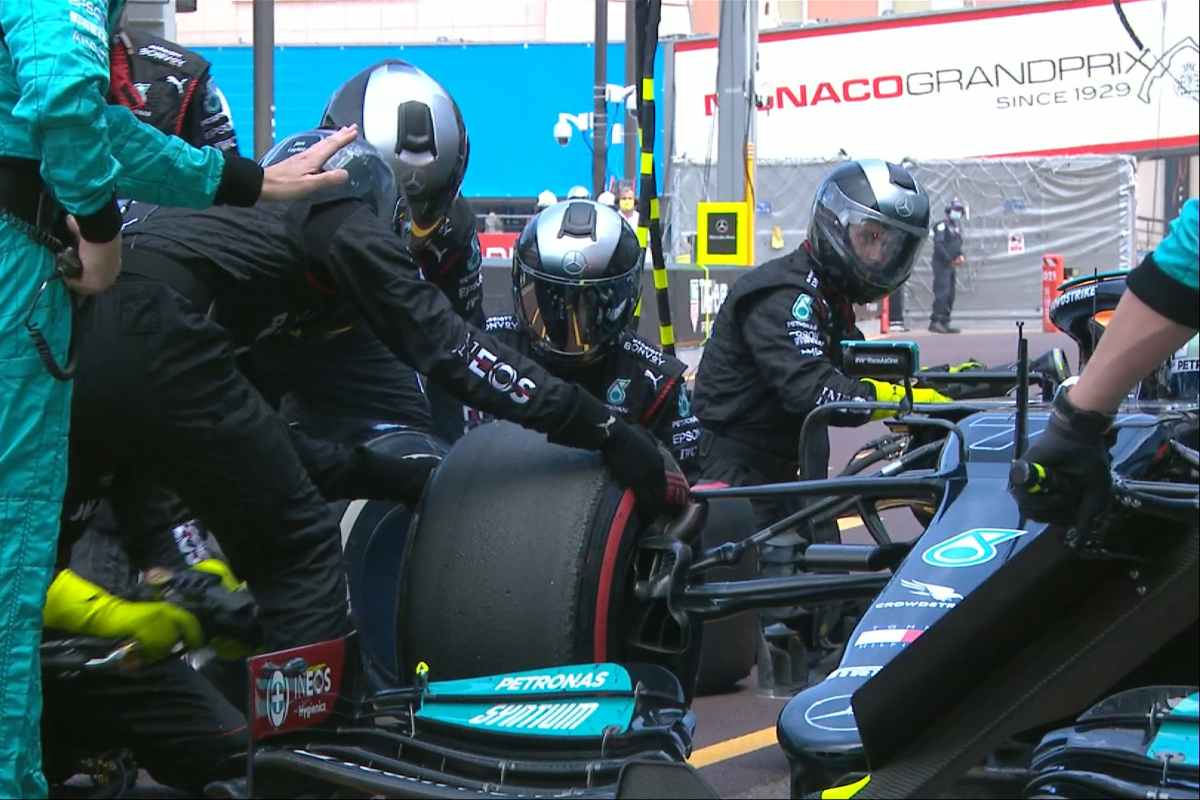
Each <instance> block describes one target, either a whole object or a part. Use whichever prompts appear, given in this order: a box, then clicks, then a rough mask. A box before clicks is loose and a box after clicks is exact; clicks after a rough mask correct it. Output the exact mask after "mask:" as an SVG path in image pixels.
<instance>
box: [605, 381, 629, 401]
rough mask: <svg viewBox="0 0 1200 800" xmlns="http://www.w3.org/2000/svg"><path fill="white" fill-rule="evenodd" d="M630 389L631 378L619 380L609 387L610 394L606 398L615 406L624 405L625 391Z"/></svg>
mask: <svg viewBox="0 0 1200 800" xmlns="http://www.w3.org/2000/svg"><path fill="white" fill-rule="evenodd" d="M627 388H629V378H617V379H616V380H615V381H613V382H612V383H610V384H609V385H608V392H607V393H606V394H605V398H606V399H607V400H608V402H609V403H611V404H612V405H614V406H619V405H623V404H624V403H625V390H626V389H627Z"/></svg>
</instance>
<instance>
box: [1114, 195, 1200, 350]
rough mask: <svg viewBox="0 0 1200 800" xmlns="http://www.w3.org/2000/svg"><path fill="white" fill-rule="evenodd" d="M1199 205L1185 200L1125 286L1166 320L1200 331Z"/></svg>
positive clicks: (1192, 200)
mask: <svg viewBox="0 0 1200 800" xmlns="http://www.w3.org/2000/svg"><path fill="white" fill-rule="evenodd" d="M1198 239H1200V202H1197V201H1196V199H1195V198H1192V199H1191V200H1188V201H1187V202H1186V203H1184V204H1183V208H1181V209H1180V210H1179V216H1178V217H1176V218H1175V219H1174V220H1173V221H1172V222H1171V228H1170V230H1169V231H1168V232H1167V235H1166V237H1165V238H1164V239H1163V240H1162V242H1161V243H1160V244H1159V245H1158V247H1156V248H1155V249H1154V252H1153V253H1151V254H1150V255H1148V256H1146V257H1145V258H1144V259H1143V260H1142V263H1141V264H1138V266H1137V269H1135V270H1133V271H1132V272H1130V273H1129V277H1128V278H1126V279H1125V285H1126V287H1127V288H1128V289H1129V291H1130V292H1132V293H1133V294H1135V295H1137V297H1138V299H1139V300H1141V301H1142V302H1143V303H1145V304H1146V305H1148V306H1150V308H1152V309H1153V310H1154V311H1156V312H1158V313H1159V314H1161V315H1163V316H1164V317H1166V318H1167V319H1169V320H1171V321H1173V322H1177V323H1179V324H1180V325H1186V326H1187V327H1189V328H1192V329H1193V330H1200V288H1198V284H1200V253H1198V251H1197V240H1198Z"/></svg>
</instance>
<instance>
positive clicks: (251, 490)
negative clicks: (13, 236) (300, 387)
mask: <svg viewBox="0 0 1200 800" xmlns="http://www.w3.org/2000/svg"><path fill="white" fill-rule="evenodd" d="M214 300H217V301H219V302H218V303H217V307H218V308H221V309H222V312H221V314H222V316H221V319H220V320H217V319H212V318H209V317H208V316H206V315H207V312H208V310H209V308H210V307H211V306H212V305H213V302H214ZM359 318H362V319H365V320H366V322H367V324H368V325H369V326H370V327H371V328H372V330H373V331H374V332H375V333H376V335H378V337H379V338H380V340H381V341H383V342H384V343H385V344H386V345H387V346H388V347H389V349H391V350H392V351H393V352H394V353H396V354H397V355H398V356H400V357H401V358H403V359H404V360H405V361H407V362H409V363H411V364H412V365H413V366H414V367H416V368H418V369H419V370H421V371H422V372H424V373H426V374H428V375H429V376H430V377H431V379H433V380H436V381H441V382H444V383H445V384H446V385H447V386H449V387H451V388H452V389H453V390H454V391H455V392H457V393H458V394H459V395H460V396H461V397H462V398H463V399H465V400H466V401H468V402H470V403H471V404H472V405H474V406H476V407H480V408H483V409H486V410H487V411H489V412H492V413H495V414H497V415H499V416H502V417H506V418H509V419H513V420H516V421H519V422H521V423H523V424H525V425H528V426H530V427H533V428H536V429H538V430H542V431H546V432H548V433H550V434H551V436H552V438H557V439H558V440H565V439H572V440H574V441H563V443H565V444H578V445H582V446H598V445H599V443H600V437H602V435H603V432H602V431H600V430H597V431H596V432H595V436H596V437H597V438H596V440H595V441H593V440H592V438H591V437H592V435H593V432H592V430H591V427H590V426H588V425H587V424H586V423H585V422H582V421H581V420H583V419H584V416H585V414H592V415H594V413H595V409H594V408H593V405H594V401H591V400H590V398H585V397H584V396H583V391H582V390H581V389H579V388H578V387H575V386H572V385H569V384H566V383H564V382H562V381H559V380H557V379H555V378H553V377H551V376H550V375H549V374H548V373H547V372H546V371H545V370H544V369H542V368H541V367H540V366H538V365H537V364H535V363H533V362H532V361H529V360H528V359H526V358H524V357H522V356H520V355H519V354H517V353H513V352H511V351H509V350H508V349H507V348H505V347H504V346H502V345H499V344H497V343H496V342H495V341H494V340H493V339H492V338H491V337H490V336H487V335H486V334H481V333H479V332H478V331H476V330H475V329H473V328H471V327H470V326H468V325H467V324H466V323H464V322H463V321H462V320H461V318H459V317H458V316H457V315H456V314H455V313H454V312H453V310H452V309H451V307H450V305H449V304H448V303H447V302H446V300H445V298H444V297H442V295H441V293H440V291H439V290H438V288H437V287H436V286H434V285H433V284H431V283H429V282H427V281H425V280H422V279H421V278H420V276H419V275H418V274H417V270H416V268H415V265H414V264H413V263H412V261H411V259H410V258H409V256H408V254H407V251H406V250H405V249H404V247H403V245H402V243H401V242H400V240H399V238H398V237H397V236H396V235H395V234H394V233H392V231H391V230H390V229H389V228H388V227H387V226H386V225H385V224H384V223H383V222H381V221H380V220H379V219H378V218H377V217H375V216H374V214H372V213H371V211H370V209H369V208H368V207H367V206H365V205H364V204H362V203H360V202H358V201H353V200H343V201H337V202H330V203H325V204H322V205H317V206H313V205H312V204H311V203H308V202H292V203H263V204H260V205H259V206H256V207H255V208H252V209H240V210H236V211H226V210H221V209H211V210H207V211H199V212H197V211H188V210H182V209H155V210H153V211H152V212H150V213H147V214H145V215H143V216H142V217H141V218H140V220H139V221H138V222H136V223H134V224H132V225H130V226H129V227H127V228H126V230H125V250H124V271H123V274H122V276H121V278H120V279H119V280H118V282H117V284H116V286H115V287H114V288H113V290H111V291H109V292H108V293H106V294H104V295H100V296H98V297H96V298H94V299H93V300H92V301H91V302H90V303H89V304H88V307H87V308H85V309H84V310H83V312H82V314H81V318H80V324H79V328H80V331H79V342H80V367H79V374H78V377H77V378H76V391H75V408H74V417H73V430H72V445H73V452H72V479H73V480H72V487H71V493H70V495H69V496H70V497H71V498H72V499H73V500H76V501H77V500H79V499H81V498H87V497H94V496H97V495H98V494H99V493H100V492H101V491H102V488H103V487H101V486H100V485H99V484H98V483H97V482H96V481H97V479H98V478H99V476H101V475H104V474H106V473H107V472H109V471H110V470H113V469H115V472H116V473H117V476H118V478H117V484H118V485H119V484H120V483H121V473H122V471H125V470H130V469H131V470H132V471H134V472H136V471H137V470H138V469H146V468H147V467H146V466H144V465H151V467H150V468H152V469H154V471H155V473H156V475H157V477H159V478H160V479H161V480H162V481H163V482H164V483H166V484H167V485H169V486H171V487H172V488H174V489H176V490H178V491H179V494H180V495H181V497H182V499H183V500H184V502H185V503H186V504H187V505H188V506H189V507H190V508H192V509H194V510H195V511H196V513H197V515H198V516H199V517H200V518H201V519H202V520H204V521H205V523H206V524H207V526H208V527H209V528H210V529H211V530H214V531H219V532H220V536H221V544H222V547H223V549H224V550H225V553H226V555H227V557H228V559H229V562H230V565H231V567H232V568H233V570H234V571H235V572H236V573H237V574H238V575H240V576H241V577H243V578H245V579H246V580H247V581H248V582H249V584H250V586H251V588H252V589H253V590H254V594H255V597H256V599H257V600H258V603H259V606H260V610H261V613H262V620H263V626H264V629H265V631H266V638H267V642H266V643H267V646H268V647H273V648H278V647H287V646H293V645H296V644H299V643H303V642H310V641H318V640H323V639H328V638H332V637H335V636H338V635H340V634H342V633H344V632H345V630H346V605H345V592H346V590H345V581H344V578H343V575H342V570H341V559H340V556H341V552H340V536H339V531H338V528H337V521H336V520H335V519H333V517H332V516H331V514H330V512H329V509H328V507H327V506H326V504H325V503H324V501H323V498H322V497H321V495H320V494H318V492H317V488H316V486H314V485H313V483H312V481H311V480H310V479H309V472H311V473H312V474H313V477H314V478H315V479H316V480H318V481H319V482H320V481H323V480H332V481H333V482H334V483H337V482H338V481H339V480H340V479H342V478H344V477H345V476H344V474H343V473H344V465H343V464H341V463H339V462H338V460H337V459H338V458H339V457H341V456H344V453H339V451H337V449H336V448H333V450H332V452H327V451H323V450H321V449H320V448H317V449H315V450H311V451H309V452H305V443H304V441H303V440H297V439H294V438H293V437H292V436H291V435H290V434H289V431H288V428H287V426H286V425H285V424H284V422H283V421H282V419H280V418H279V417H278V416H276V415H275V414H274V412H272V410H271V409H270V407H269V406H268V405H267V404H266V402H265V401H264V400H263V399H262V397H261V396H260V395H259V393H258V392H257V391H256V390H255V389H254V387H253V386H252V385H251V384H250V383H249V381H248V380H247V379H246V378H245V377H244V376H243V375H241V374H240V373H239V372H238V371H237V369H236V368H235V365H234V348H235V346H237V345H239V344H242V345H251V344H253V343H254V342H257V341H259V340H260V339H262V338H264V337H266V336H269V335H272V334H276V333H280V332H284V333H290V332H292V331H303V330H304V329H305V328H306V327H314V326H315V327H319V328H322V329H327V330H328V329H331V326H336V325H338V324H341V322H342V321H343V320H357V319H359ZM585 400H586V401H587V402H586V403H585ZM587 419H589V420H590V416H588V417H587ZM584 440H586V441H584ZM302 457H303V459H304V460H303V461H302ZM306 467H307V468H308V469H307V470H306ZM118 488H119V487H118ZM112 496H113V499H114V504H115V508H116V514H117V518H118V521H119V523H120V525H121V528H122V529H123V530H130V531H138V530H140V529H141V525H140V521H139V520H137V519H136V518H130V515H129V513H128V512H129V506H128V504H127V503H123V502H122V501H123V500H124V497H123V495H122V492H120V491H119V490H118V491H114V492H113V493H112ZM332 496H337V495H332ZM74 506H75V504H74V503H72V504H71V505H70V506H69V507H71V508H73V507H74Z"/></svg>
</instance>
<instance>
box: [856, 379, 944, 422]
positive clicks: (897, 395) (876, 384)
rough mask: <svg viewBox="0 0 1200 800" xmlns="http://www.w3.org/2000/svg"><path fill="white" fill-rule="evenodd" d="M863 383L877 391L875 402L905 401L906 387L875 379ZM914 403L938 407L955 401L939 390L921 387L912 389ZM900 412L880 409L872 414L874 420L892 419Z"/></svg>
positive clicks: (865, 380) (863, 380)
mask: <svg viewBox="0 0 1200 800" xmlns="http://www.w3.org/2000/svg"><path fill="white" fill-rule="evenodd" d="M862 382H863V383H865V384H867V385H869V386H870V387H871V388H872V389H874V390H875V400H876V401H877V402H880V403H899V402H902V401H903V400H904V394H905V391H904V387H903V386H901V385H900V384H898V383H887V382H886V381H877V380H875V379H874V378H863V379H862ZM912 401H913V403H914V404H915V405H936V404H938V403H953V402H954V400H953V399H951V398H949V397H947V396H946V395H944V394H942V393H941V392H939V391H938V390H937V389H929V388H924V387H920V386H914V387H913V389H912ZM898 413H900V412H898V411H895V410H892V409H880V410H878V411H873V412H871V419H872V420H880V419H890V418H891V417H894V416H896V414H898Z"/></svg>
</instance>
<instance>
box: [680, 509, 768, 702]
mask: <svg viewBox="0 0 1200 800" xmlns="http://www.w3.org/2000/svg"><path fill="white" fill-rule="evenodd" d="M756 527H757V526H756V525H755V524H754V510H753V508H752V507H751V506H750V501H749V500H747V499H746V498H744V497H729V498H720V499H712V500H709V501H708V521H707V522H706V523H705V525H704V532H703V533H702V534H701V541H703V543H704V549H706V550H707V549H708V548H710V547H716V546H717V545H720V544H723V543H725V542H739V541H741V540H742V539H745V538H746V537H747V536H749V535H750V534H752V533H754V531H755V529H756ZM756 573H757V568H756V565H755V559H754V556H753V554H752V553H751V554H747V555H745V556H743V558H742V560H741V561H740V562H739V563H737V564H734V565H732V566H729V567H721V568H719V569H713V570H710V571H709V572H708V573H707V575H706V576H705V579H706V580H709V581H737V580H748V579H750V578H753V577H754V576H755V574H756ZM759 627H760V623H759V615H758V612H757V611H745V612H743V613H741V614H737V615H735V616H732V617H725V618H724V619H717V620H711V621H709V622H706V623H704V644H703V646H702V647H701V650H700V675H699V678H698V680H697V685H696V691H697V693H699V694H715V693H718V692H726V691H730V690H732V689H734V688H735V687H736V684H737V682H738V681H740V680H742V679H743V678H745V677H746V676H747V675H749V674H750V670H751V669H752V668H753V667H754V661H755V657H756V654H757V652H758V629H759Z"/></svg>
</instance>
